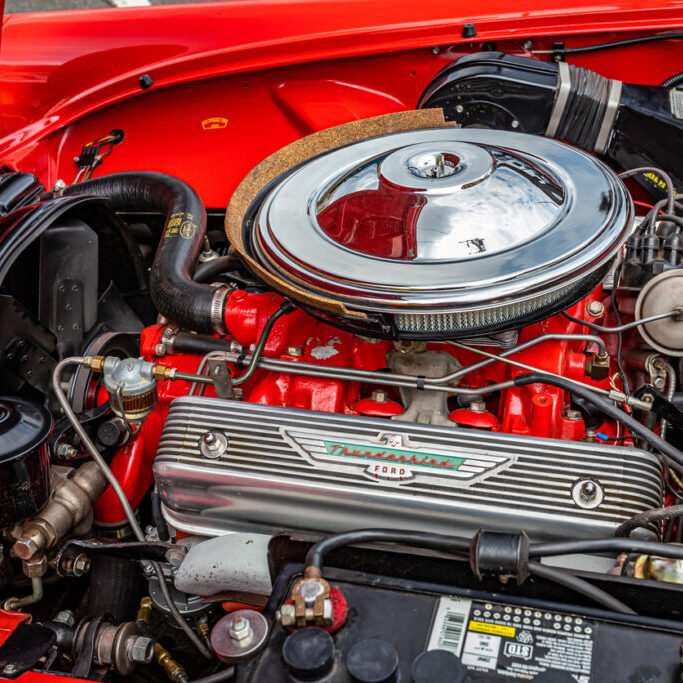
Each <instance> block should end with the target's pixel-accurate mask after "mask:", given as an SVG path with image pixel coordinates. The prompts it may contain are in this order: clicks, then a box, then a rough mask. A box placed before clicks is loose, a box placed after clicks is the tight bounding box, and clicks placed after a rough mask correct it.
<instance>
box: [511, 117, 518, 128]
mask: <svg viewBox="0 0 683 683" xmlns="http://www.w3.org/2000/svg"><path fill="white" fill-rule="evenodd" d="M510 125H511V126H512V127H513V128H519V121H517V119H515V120H514V121H512V123H511V124H510Z"/></svg>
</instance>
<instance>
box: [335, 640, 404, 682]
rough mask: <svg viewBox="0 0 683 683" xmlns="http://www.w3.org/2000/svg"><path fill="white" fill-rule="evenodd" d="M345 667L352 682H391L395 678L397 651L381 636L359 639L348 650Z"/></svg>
mask: <svg viewBox="0 0 683 683" xmlns="http://www.w3.org/2000/svg"><path fill="white" fill-rule="evenodd" d="M346 668H347V669H348V671H349V673H350V674H351V680H352V681H354V683H391V682H392V681H395V680H396V671H397V670H398V652H396V648H395V647H394V646H393V645H392V644H391V643H390V642H388V641H386V640H383V639H381V638H368V639H366V640H361V641H360V642H358V643H356V644H355V645H354V646H353V647H352V648H351V649H350V650H349V654H348V655H347V657H346Z"/></svg>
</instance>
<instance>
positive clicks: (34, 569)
mask: <svg viewBox="0 0 683 683" xmlns="http://www.w3.org/2000/svg"><path fill="white" fill-rule="evenodd" d="M21 564H22V569H23V570H24V575H25V576H27V577H28V578H29V579H36V578H38V577H40V576H44V575H45V572H46V571H47V557H45V555H43V554H42V553H41V554H40V555H38V556H35V557H33V558H31V559H30V560H24V561H23V562H22V563H21Z"/></svg>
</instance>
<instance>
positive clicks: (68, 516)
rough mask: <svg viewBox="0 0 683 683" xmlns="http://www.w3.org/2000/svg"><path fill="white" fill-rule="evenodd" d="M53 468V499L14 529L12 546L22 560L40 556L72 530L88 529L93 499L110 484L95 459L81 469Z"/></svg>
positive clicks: (82, 531) (75, 531)
mask: <svg viewBox="0 0 683 683" xmlns="http://www.w3.org/2000/svg"><path fill="white" fill-rule="evenodd" d="M52 472H53V475H54V478H55V480H54V494H53V496H52V498H51V499H50V502H49V503H48V504H47V505H46V506H45V507H44V508H43V509H42V510H41V511H40V512H39V513H38V514H37V515H35V516H33V517H30V518H29V519H26V520H24V521H23V522H22V524H21V526H19V527H18V529H17V530H16V531H15V530H13V531H12V536H13V538H14V539H15V543H14V545H13V546H12V549H13V550H14V553H15V554H16V556H17V557H18V558H19V559H21V560H31V559H32V558H34V557H37V556H38V555H39V554H41V553H42V552H43V551H44V550H46V549H47V548H51V547H53V546H54V545H55V544H56V543H57V542H58V541H59V540H60V539H62V538H64V536H66V535H67V534H69V533H72V532H73V533H75V534H76V535H82V533H85V532H86V531H87V530H88V529H89V528H90V526H91V524H92V509H93V503H94V502H95V501H96V500H97V499H98V498H99V497H100V496H101V495H102V493H104V490H105V488H106V487H107V480H106V479H105V477H104V474H102V470H100V468H99V466H98V465H97V463H94V462H86V463H85V464H83V465H82V466H81V467H79V468H78V469H77V470H74V469H73V468H70V467H53V468H52Z"/></svg>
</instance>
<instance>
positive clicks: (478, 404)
mask: <svg viewBox="0 0 683 683" xmlns="http://www.w3.org/2000/svg"><path fill="white" fill-rule="evenodd" d="M468 408H469V409H470V410H471V411H472V412H473V413H485V412H486V403H484V401H472V402H471V403H470V404H469V406H468Z"/></svg>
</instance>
